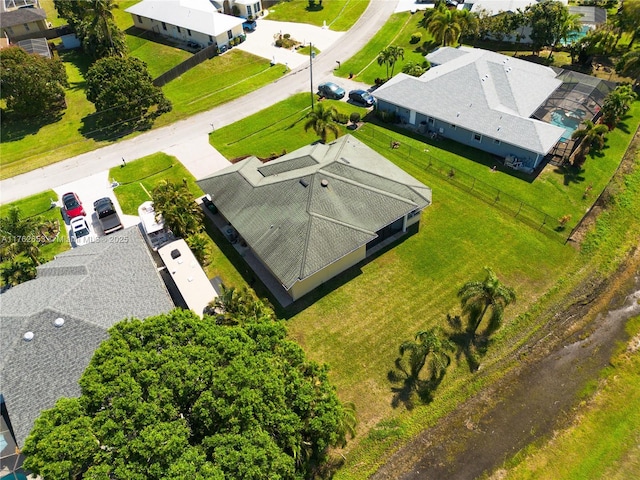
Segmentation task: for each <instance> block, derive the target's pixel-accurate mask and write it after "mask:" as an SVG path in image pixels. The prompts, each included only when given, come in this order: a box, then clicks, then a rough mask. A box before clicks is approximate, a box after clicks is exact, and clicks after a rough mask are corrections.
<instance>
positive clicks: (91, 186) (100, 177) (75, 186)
mask: <svg viewBox="0 0 640 480" xmlns="http://www.w3.org/2000/svg"><path fill="white" fill-rule="evenodd" d="M53 190H54V191H55V192H56V193H57V194H58V196H59V197H60V198H62V195H64V194H65V193H67V192H75V193H76V194H77V195H78V197H80V201H81V202H82V206H83V207H84V211H85V212H86V214H87V216H86V219H87V223H88V224H89V228H90V229H91V235H92V236H94V237H95V238H99V237H103V236H104V232H103V231H102V227H101V226H100V222H99V221H98V216H97V215H96V213H95V212H94V211H93V202H95V201H96V200H98V199H99V198H103V197H109V198H110V199H111V201H112V202H113V205H114V206H115V207H116V211H117V212H118V215H119V216H120V221H121V222H122V225H123V226H124V228H127V227H131V226H133V225H137V224H138V223H140V218H139V217H138V216H137V215H124V214H123V213H122V208H120V204H119V203H118V199H117V198H116V196H115V194H114V192H113V188H112V187H111V182H110V180H109V171H108V170H105V171H103V172H100V173H97V174H95V175H91V176H89V177H86V178H83V179H81V180H76V181H75V182H71V183H66V184H64V185H59V186H57V187H54V188H53ZM63 219H64V221H65V223H66V226H67V232H69V241H70V242H71V233H70V228H69V219H68V218H66V216H64V215H63ZM71 245H72V247H75V243H73V242H71Z"/></svg>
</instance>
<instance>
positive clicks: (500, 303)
mask: <svg viewBox="0 0 640 480" xmlns="http://www.w3.org/2000/svg"><path fill="white" fill-rule="evenodd" d="M485 270H486V272H487V275H486V277H485V279H484V280H483V281H470V282H467V283H465V284H464V285H463V286H462V287H461V288H460V290H459V291H458V297H459V298H460V304H461V306H462V310H463V311H464V312H465V313H467V314H468V315H470V319H471V322H470V323H469V327H468V328H469V333H470V334H473V335H475V333H476V332H477V330H478V327H479V326H480V323H481V322H482V320H483V318H484V316H485V314H486V313H487V311H488V310H489V309H491V316H490V317H489V324H488V327H487V330H488V331H494V330H496V329H497V328H498V327H499V326H500V323H501V322H502V317H503V315H504V309H505V307H506V306H508V305H510V304H511V303H513V302H515V301H516V293H515V291H514V290H513V288H511V287H508V286H506V285H504V284H503V283H502V282H501V281H500V280H499V279H498V277H497V276H496V274H495V273H494V271H493V270H492V269H490V268H488V267H485Z"/></svg>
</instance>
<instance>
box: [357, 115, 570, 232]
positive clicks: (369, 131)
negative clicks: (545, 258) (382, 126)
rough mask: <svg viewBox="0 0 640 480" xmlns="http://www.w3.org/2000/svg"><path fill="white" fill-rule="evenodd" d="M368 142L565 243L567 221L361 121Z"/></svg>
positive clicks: (361, 129) (568, 228) (362, 130)
mask: <svg viewBox="0 0 640 480" xmlns="http://www.w3.org/2000/svg"><path fill="white" fill-rule="evenodd" d="M358 132H359V133H361V134H362V135H363V136H364V137H365V138H366V139H367V141H368V142H370V143H372V144H375V145H378V146H381V147H386V148H389V149H391V150H393V152H394V153H395V154H399V155H401V156H403V157H404V158H405V160H407V161H409V162H410V163H412V164H413V165H416V166H418V167H421V168H423V169H424V170H426V171H428V172H430V173H433V174H435V175H438V176H440V177H441V178H443V179H444V180H446V181H448V182H449V183H451V184H452V185H454V186H456V187H457V188H459V189H461V190H464V191H465V192H467V193H469V194H471V195H473V196H475V197H476V198H478V199H479V200H482V201H484V202H485V203H488V204H490V205H492V206H494V207H495V208H498V209H499V210H501V211H503V212H505V213H507V214H509V215H511V216H513V217H514V218H515V219H517V220H518V221H520V222H522V223H523V224H525V225H527V226H528V227H530V228H532V229H534V230H537V231H539V232H541V233H543V234H545V235H546V236H547V237H549V238H552V239H554V240H556V241H558V242H562V243H565V242H566V241H567V240H568V239H569V236H568V235H569V234H570V232H572V231H573V229H572V228H571V227H570V226H569V225H561V223H560V220H559V219H558V218H555V217H553V216H551V215H549V214H547V213H545V212H543V211H542V210H539V209H538V208H536V207H534V206H532V205H529V204H528V203H525V202H524V201H522V200H520V199H518V198H516V197H514V196H512V195H510V194H508V193H506V192H504V191H502V190H500V189H498V188H496V187H494V186H493V185H489V184H488V183H486V182H483V181H482V180H479V179H478V178H476V177H474V176H472V175H469V174H468V173H465V172H462V171H460V170H458V169H456V168H455V167H454V166H452V165H450V164H448V163H446V162H444V161H442V160H440V159H438V158H436V157H434V156H433V155H431V154H429V153H427V152H425V151H424V149H422V148H418V147H414V146H411V145H407V144H405V143H403V142H399V141H397V140H396V139H395V138H393V137H392V136H390V135H387V134H385V133H383V132H381V131H380V130H376V129H374V128H371V127H369V126H368V125H364V126H363V127H361V128H360V129H359V130H358Z"/></svg>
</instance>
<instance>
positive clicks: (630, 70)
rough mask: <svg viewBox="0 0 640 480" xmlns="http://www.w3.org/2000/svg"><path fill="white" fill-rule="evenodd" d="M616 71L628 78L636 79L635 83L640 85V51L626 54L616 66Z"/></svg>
mask: <svg viewBox="0 0 640 480" xmlns="http://www.w3.org/2000/svg"><path fill="white" fill-rule="evenodd" d="M616 71H617V72H618V73H619V74H620V75H624V76H626V77H631V78H634V77H635V82H636V84H637V83H640V50H634V51H632V52H627V53H625V54H624V55H623V56H622V58H621V59H620V61H619V62H618V63H617V64H616Z"/></svg>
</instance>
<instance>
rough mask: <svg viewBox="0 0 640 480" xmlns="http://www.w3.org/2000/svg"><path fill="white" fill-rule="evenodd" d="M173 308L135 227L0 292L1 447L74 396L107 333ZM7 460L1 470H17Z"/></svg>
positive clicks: (13, 443)
mask: <svg viewBox="0 0 640 480" xmlns="http://www.w3.org/2000/svg"><path fill="white" fill-rule="evenodd" d="M173 308H174V304H173V302H172V300H171V297H170V296H169V293H168V292H167V289H166V287H165V285H164V282H163V280H162V279H161V278H160V275H159V273H158V271H157V268H156V264H155V263H154V261H153V259H152V257H151V254H150V252H149V250H148V248H147V245H146V242H145V240H144V238H143V237H142V234H141V233H140V230H139V229H138V227H137V226H136V227H131V228H128V229H126V230H123V231H121V232H118V233H115V234H113V235H109V236H108V237H104V238H101V239H99V241H96V242H94V243H90V244H87V245H84V246H82V247H79V248H74V249H73V250H69V251H67V252H64V253H62V254H60V255H58V256H57V257H56V258H55V259H54V260H52V261H51V262H48V263H46V264H44V265H40V266H39V267H38V276H37V277H36V278H35V279H34V280H30V281H28V282H25V283H23V284H20V285H17V286H15V287H12V288H10V289H8V290H6V291H5V292H3V293H2V294H0V331H1V332H2V335H0V378H1V384H0V387H1V389H2V390H1V392H0V393H1V394H2V399H3V404H2V411H3V417H2V427H3V428H2V432H1V433H2V437H1V438H0V442H2V441H4V444H5V445H4V447H3V450H5V449H8V450H7V451H9V450H11V447H13V449H14V450H15V446H16V444H17V446H22V445H23V444H24V440H25V439H26V437H27V435H28V434H29V432H30V430H31V428H32V427H33V424H34V421H35V419H36V418H37V417H38V415H39V413H40V412H41V411H42V410H44V409H48V408H51V407H53V406H54V404H55V402H56V400H58V399H59V398H61V397H75V396H78V395H80V387H79V385H78V380H79V378H80V376H81V375H82V373H83V372H84V370H85V368H86V367H87V365H88V364H89V361H90V360H91V357H92V356H93V352H94V351H95V350H96V348H97V347H98V345H100V342H102V341H103V340H105V339H106V338H107V329H109V328H110V327H111V326H113V325H114V324H116V323H117V322H119V321H120V320H123V319H125V318H130V317H137V318H145V317H148V316H151V315H158V314H161V313H164V312H167V311H169V310H171V309H173ZM8 433H11V436H10V437H9V436H8ZM3 439H4V440H3ZM9 457H10V456H7V457H6V458H5V459H4V465H3V466H7V467H12V466H15V463H16V462H17V460H16V459H15V458H13V459H10V458H9ZM10 460H12V461H13V462H14V464H13V465H9V464H8V462H9V461H10Z"/></svg>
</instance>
